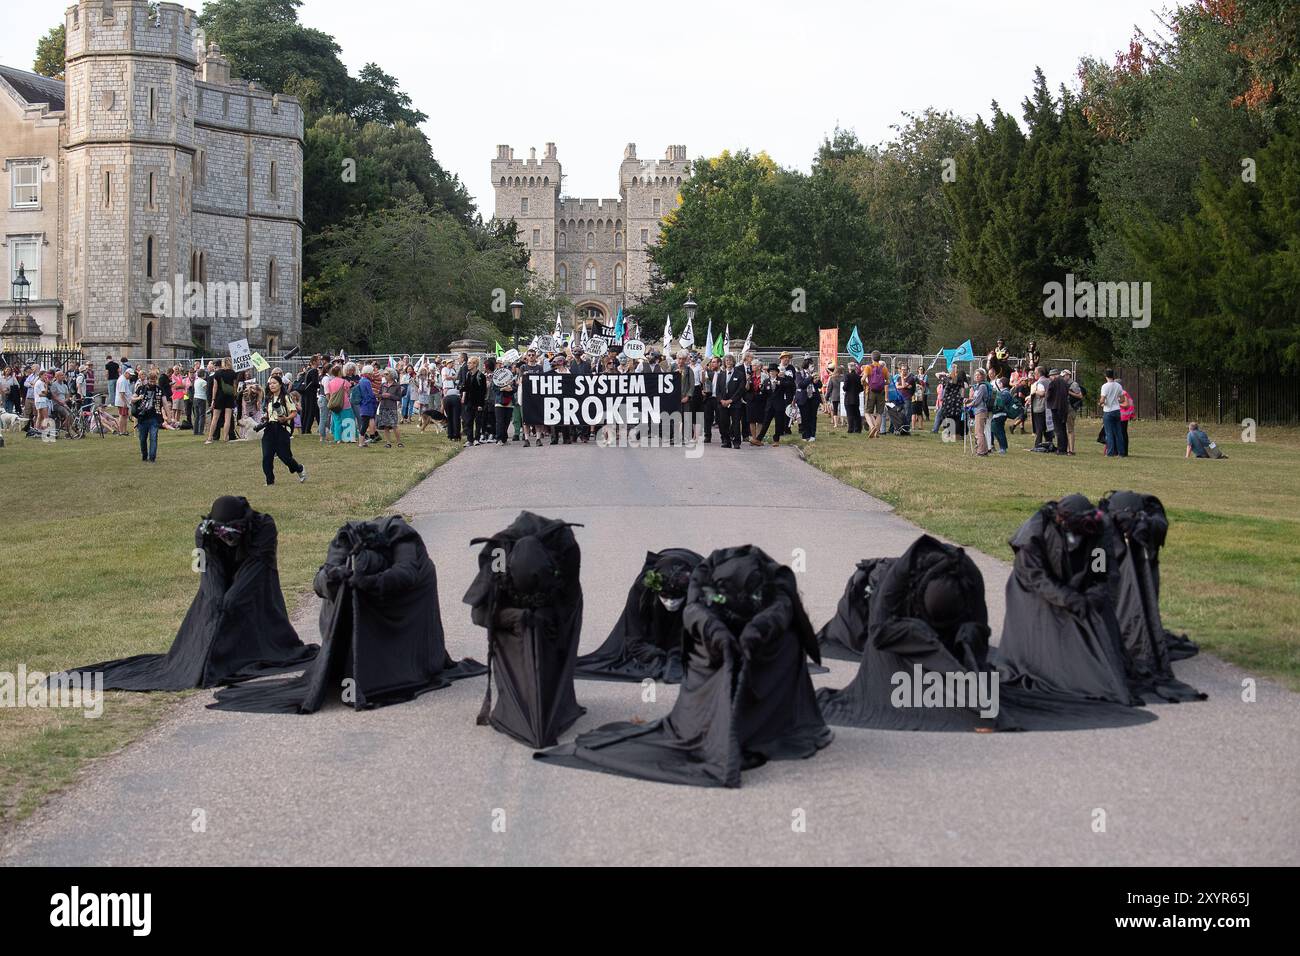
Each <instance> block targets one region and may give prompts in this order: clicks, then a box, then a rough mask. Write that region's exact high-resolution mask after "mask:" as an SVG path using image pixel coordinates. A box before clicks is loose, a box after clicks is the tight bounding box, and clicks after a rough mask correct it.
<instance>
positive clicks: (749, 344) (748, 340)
mask: <svg viewBox="0 0 1300 956" xmlns="http://www.w3.org/2000/svg"><path fill="white" fill-rule="evenodd" d="M753 347H754V327H753V326H752V325H751V326H750V327H749V334H748V335H746V336H745V346H744V348H742V349H741V350H740V354H741V355H744V354H745V353H746V352H748V351H749V350H750V349H751V348H753Z"/></svg>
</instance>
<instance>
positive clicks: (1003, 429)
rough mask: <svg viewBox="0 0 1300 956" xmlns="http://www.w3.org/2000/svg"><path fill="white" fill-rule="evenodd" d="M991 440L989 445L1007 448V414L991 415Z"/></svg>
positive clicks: (1004, 449)
mask: <svg viewBox="0 0 1300 956" xmlns="http://www.w3.org/2000/svg"><path fill="white" fill-rule="evenodd" d="M992 424H993V442H992V445H991V447H995V448H1001V449H1002V450H1003V451H1006V450H1007V416H1006V415H994V416H993V423H992Z"/></svg>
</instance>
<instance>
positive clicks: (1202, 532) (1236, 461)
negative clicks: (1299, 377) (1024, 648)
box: [804, 419, 1300, 690]
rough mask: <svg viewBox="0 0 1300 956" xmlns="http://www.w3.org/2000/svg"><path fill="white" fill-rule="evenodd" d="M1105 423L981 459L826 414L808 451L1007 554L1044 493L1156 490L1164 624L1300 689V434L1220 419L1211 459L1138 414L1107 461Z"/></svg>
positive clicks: (826, 465)
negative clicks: (1249, 430) (1052, 447)
mask: <svg viewBox="0 0 1300 956" xmlns="http://www.w3.org/2000/svg"><path fill="white" fill-rule="evenodd" d="M824 421H825V420H824V419H823V422H824ZM1099 427H1100V426H1099V425H1098V424H1096V423H1095V421H1093V420H1088V421H1087V422H1086V423H1085V422H1081V423H1080V425H1079V430H1078V444H1077V448H1076V450H1077V452H1078V453H1077V454H1076V455H1075V456H1073V457H1060V456H1056V455H1035V454H1032V453H1030V452H1029V451H1028V449H1029V448H1030V446H1031V445H1032V444H1033V436H1032V435H1030V436H1028V437H1024V436H1021V435H1019V434H1016V435H1013V436H1011V450H1010V451H1009V452H1008V453H1007V454H1006V455H996V454H995V455H990V456H989V457H987V458H983V459H981V458H975V457H974V456H972V455H968V454H965V453H963V450H962V446H961V444H952V443H945V442H943V441H941V440H940V438H939V436H937V435H932V434H930V433H929V431H928V429H927V431H926V432H925V433H924V434H919V435H913V436H910V437H901V436H891V435H886V436H884V437H881V438H875V439H870V440H868V439H867V438H866V437H865V436H864V435H848V434H846V433H845V432H843V431H842V430H841V431H832V430H831V429H829V428H826V427H824V425H823V424H821V423H819V427H818V434H817V441H816V442H815V443H813V444H811V445H806V446H804V451H805V455H806V458H807V460H808V461H809V462H810V463H811V464H813V465H814V466H816V467H818V468H820V469H822V470H823V471H825V472H827V473H829V474H831V475H833V476H834V477H836V478H838V479H839V480H841V481H843V482H845V483H846V484H850V485H853V486H854V487H857V488H861V489H862V490H863V491H866V492H868V493H869V494H871V495H874V496H875V497H877V498H880V499H882V500H884V501H886V502H888V503H890V504H891V505H893V506H894V507H895V509H897V511H898V513H899V514H901V515H903V516H904V517H905V518H908V519H909V520H911V521H914V522H916V523H917V524H918V525H920V526H921V527H923V528H925V529H927V530H928V531H933V532H935V533H937V534H940V535H942V536H944V537H945V538H948V539H950V540H952V541H956V542H957V543H959V544H962V545H966V546H969V547H973V548H978V549H979V550H981V551H984V552H985V553H987V554H991V555H993V556H994V557H998V558H1002V559H1004V560H1007V561H1010V560H1011V549H1010V547H1009V546H1008V545H1007V539H1008V538H1009V537H1010V536H1011V535H1012V533H1013V532H1014V531H1015V530H1016V529H1017V528H1018V527H1019V526H1020V524H1021V523H1022V522H1023V521H1024V520H1025V519H1026V518H1028V517H1029V515H1030V514H1032V513H1033V511H1034V509H1035V508H1037V507H1038V506H1039V505H1041V504H1042V503H1043V502H1044V501H1047V500H1050V499H1055V498H1060V497H1062V496H1064V495H1066V494H1069V493H1071V492H1076V491H1077V492H1082V493H1083V494H1086V495H1088V496H1089V497H1090V498H1092V499H1093V500H1094V501H1095V500H1097V499H1098V498H1099V497H1101V496H1102V495H1104V494H1105V493H1106V492H1108V491H1111V490H1118V489H1131V490H1134V491H1141V492H1146V493H1149V494H1154V495H1157V496H1158V497H1159V498H1160V499H1161V501H1163V502H1164V505H1165V508H1166V510H1167V511H1168V513H1169V519H1170V530H1169V540H1168V543H1167V545H1166V548H1165V550H1164V552H1163V554H1162V556H1161V562H1160V573H1161V608H1162V612H1163V615H1164V619H1165V623H1166V626H1168V627H1170V628H1172V629H1174V630H1186V631H1187V632H1188V633H1189V634H1190V636H1191V637H1192V639H1193V640H1195V641H1197V642H1198V643H1200V645H1201V646H1202V647H1203V648H1204V649H1206V650H1209V651H1212V652H1213V653H1215V654H1217V655H1219V656H1220V657H1223V658H1225V659H1227V660H1230V661H1232V662H1233V663H1235V664H1238V665H1240V666H1241V667H1243V668H1245V669H1247V670H1249V671H1251V672H1253V673H1259V674H1265V675H1268V676H1272V677H1276V678H1279V679H1281V680H1282V681H1283V682H1285V683H1286V684H1288V685H1289V686H1290V687H1291V688H1292V689H1295V690H1300V547H1297V541H1300V482H1298V481H1297V479H1296V474H1297V471H1298V470H1300V431H1297V430H1295V429H1289V428H1275V429H1260V430H1259V431H1258V434H1257V440H1256V441H1254V442H1242V441H1236V440H1234V438H1235V437H1236V435H1235V429H1234V427H1233V426H1231V425H1224V426H1220V427H1219V428H1217V429H1215V428H1211V429H1210V433H1211V435H1213V436H1214V437H1215V438H1216V439H1218V441H1219V443H1220V446H1221V447H1222V448H1223V449H1224V451H1225V452H1226V453H1227V454H1228V456H1229V460H1227V461H1207V460H1198V459H1191V460H1184V459H1183V448H1184V439H1185V435H1186V429H1185V428H1184V427H1183V426H1182V425H1179V424H1177V423H1172V422H1169V423H1166V422H1133V423H1131V425H1130V434H1131V444H1132V450H1131V452H1130V455H1129V457H1128V458H1126V459H1111V458H1106V457H1104V456H1102V455H1101V454H1100V446H1099V445H1097V444H1096V443H1095V442H1094V439H1095V438H1096V433H1097V430H1098V428H1099Z"/></svg>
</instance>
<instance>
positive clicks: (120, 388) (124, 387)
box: [114, 375, 131, 408]
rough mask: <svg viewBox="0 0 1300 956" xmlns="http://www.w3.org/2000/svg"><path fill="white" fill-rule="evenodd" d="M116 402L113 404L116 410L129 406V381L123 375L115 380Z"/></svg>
mask: <svg viewBox="0 0 1300 956" xmlns="http://www.w3.org/2000/svg"><path fill="white" fill-rule="evenodd" d="M116 398H117V401H116V402H115V403H114V404H116V405H117V407H118V408H121V407H122V406H124V405H130V404H131V380H130V379H129V378H127V377H126V376H125V375H119V376H118V378H117V396H116Z"/></svg>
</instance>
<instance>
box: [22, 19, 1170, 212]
mask: <svg viewBox="0 0 1300 956" xmlns="http://www.w3.org/2000/svg"><path fill="white" fill-rule="evenodd" d="M66 6H67V4H66V3H64V2H62V0H27V2H25V3H21V4H20V3H16V2H15V3H6V9H5V13H4V21H5V29H4V31H3V32H0V62H2V63H4V64H6V65H9V66H18V67H23V68H26V69H30V68H31V64H32V57H33V53H34V50H35V46H36V41H37V39H38V38H39V37H40V35H41V34H43V33H44V32H45V31H46V30H47V29H49V27H51V26H53V25H55V24H56V23H59V22H61V21H62V19H63V11H64V9H65V8H66ZM196 6H197V4H196ZM1161 6H1162V4H1161V3H1159V2H1155V3H1153V2H1151V0H1086V2H1080V0H1039V2H1034V0H907V2H902V3H900V2H897V0H891V2H880V0H838V2H831V0H737V2H721V0H692V2H679V0H657V2H652V3H627V2H609V0H605V2H599V0H551V2H546V3H543V2H539V0H533V2H515V0H493V2H490V3H485V2H475V0H469V2H466V0H455V2H452V3H448V2H431V0H420V2H417V0H369V2H367V3H358V2H357V0H306V2H305V3H303V5H302V7H301V9H300V10H299V19H301V20H302V22H303V23H305V24H306V25H308V26H311V27H316V28H318V29H321V30H324V31H325V32H326V33H329V34H331V35H332V36H334V37H335V39H336V40H337V41H338V42H339V44H340V45H341V46H342V48H343V52H342V56H343V60H344V62H345V63H346V64H347V66H348V68H349V69H350V70H352V71H353V72H356V70H357V69H359V68H360V67H361V66H362V64H364V63H365V62H367V61H368V60H374V61H376V62H378V63H379V64H380V65H381V66H382V67H383V68H384V69H385V70H386V71H387V72H389V73H391V74H393V75H395V76H396V77H397V78H398V80H399V81H400V82H401V85H402V87H403V88H404V89H405V90H407V91H408V92H409V93H410V94H411V96H412V97H413V98H414V101H415V105H416V106H417V107H418V108H419V109H421V110H423V111H424V112H426V113H428V114H429V117H430V119H429V121H428V122H427V123H426V124H425V131H426V132H427V133H428V136H429V139H430V140H431V141H432V143H433V150H434V155H435V156H437V158H438V160H439V161H440V162H441V163H442V164H443V165H444V166H445V167H446V168H447V169H449V170H451V171H452V172H455V173H457V174H458V175H459V176H460V177H461V180H462V181H463V182H464V183H465V184H466V186H467V187H468V188H469V190H470V192H471V193H472V194H473V196H474V198H475V199H476V200H477V201H478V202H479V204H480V207H481V208H482V209H483V211H484V213H485V214H486V215H491V212H492V188H491V185H490V179H489V169H488V163H489V162H490V161H491V159H492V157H493V156H494V155H495V153H496V149H495V147H496V144H497V143H509V144H511V145H512V146H514V147H515V155H516V156H517V157H523V156H527V155H528V147H529V146H536V147H537V149H538V153H539V155H540V153H541V151H542V147H543V144H544V143H546V142H554V143H555V144H556V148H557V150H558V155H559V159H560V162H561V163H562V164H563V166H564V173H565V190H564V191H565V192H566V193H567V194H569V195H574V196H584V197H587V196H590V197H597V198H602V197H606V196H616V195H617V191H618V175H617V171H618V164H619V162H620V160H621V159H622V157H623V147H624V146H625V145H626V144H627V143H629V142H634V143H636V144H637V151H638V155H639V156H640V157H641V158H642V159H653V158H656V157H660V156H662V155H663V151H664V148H665V147H666V146H667V145H668V144H670V143H685V144H686V147H687V155H689V156H691V157H696V156H700V155H714V154H716V153H718V152H721V151H722V150H723V149H728V148H730V149H737V148H742V147H748V148H749V149H752V150H759V149H765V150H767V152H768V153H769V154H771V156H772V157H773V158H774V159H775V160H776V161H777V162H778V163H781V164H782V165H786V166H794V167H798V168H802V169H807V168H808V166H809V163H810V162H811V159H812V156H813V153H814V152H815V150H816V148H817V146H818V144H819V143H820V142H821V140H822V138H823V136H825V135H826V134H827V133H829V132H830V131H831V130H833V129H834V128H835V126H836V125H837V124H838V125H840V126H845V127H849V128H852V129H854V130H856V131H857V133H858V135H859V137H861V138H862V139H863V140H864V141H866V142H869V143H870V142H880V141H882V140H884V139H887V138H888V137H889V135H890V129H889V127H890V125H891V124H893V123H895V122H897V121H898V119H899V114H900V113H902V112H905V111H919V110H921V109H924V108H925V107H927V106H935V107H937V108H946V109H951V110H953V111H955V112H958V113H961V114H963V115H967V116H974V115H975V114H977V113H983V114H985V115H987V114H988V108H989V103H990V101H992V100H994V99H996V100H998V102H999V103H1000V104H1001V105H1002V106H1003V108H1004V109H1009V108H1014V109H1015V112H1016V115H1017V118H1018V117H1019V104H1020V101H1021V100H1022V99H1023V98H1024V97H1025V95H1026V94H1027V93H1028V91H1029V89H1030V83H1031V81H1032V78H1033V70H1034V67H1035V66H1041V67H1042V68H1043V70H1044V71H1045V72H1046V74H1047V77H1048V80H1049V82H1050V83H1051V84H1052V86H1053V87H1055V86H1057V85H1059V84H1060V83H1062V82H1064V83H1067V84H1070V85H1073V84H1074V83H1075V69H1076V66H1077V64H1078V60H1079V57H1080V56H1082V55H1085V54H1091V55H1095V56H1102V57H1105V58H1106V59H1108V60H1109V59H1111V58H1112V57H1113V55H1114V54H1115V52H1116V51H1118V50H1120V49H1122V48H1125V47H1126V46H1127V45H1128V40H1129V37H1130V36H1131V35H1132V33H1133V28H1134V26H1138V25H1140V26H1141V27H1142V28H1143V29H1145V30H1148V31H1150V30H1151V29H1153V28H1154V27H1155V26H1156V22H1157V21H1156V16H1155V13H1154V12H1153V11H1154V10H1157V9H1159V8H1160V7H1161Z"/></svg>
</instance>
